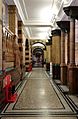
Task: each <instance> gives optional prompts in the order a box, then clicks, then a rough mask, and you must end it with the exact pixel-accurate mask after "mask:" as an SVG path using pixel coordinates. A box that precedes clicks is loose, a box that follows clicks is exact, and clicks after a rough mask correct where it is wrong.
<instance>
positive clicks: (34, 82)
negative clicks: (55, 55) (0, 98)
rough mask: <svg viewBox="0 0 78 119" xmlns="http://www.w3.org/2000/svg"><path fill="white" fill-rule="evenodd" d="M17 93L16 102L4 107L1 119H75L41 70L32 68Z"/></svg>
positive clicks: (74, 115) (60, 95) (71, 109)
mask: <svg viewBox="0 0 78 119" xmlns="http://www.w3.org/2000/svg"><path fill="white" fill-rule="evenodd" d="M17 92H18V99H17V101H16V102H15V103H12V104H9V105H7V106H6V107H5V109H4V110H3V112H2V119H18V118H19V119H77V115H76V112H75V110H74V109H73V107H71V105H70V104H69V102H68V101H67V99H66V98H65V96H64V95H63V94H62V92H60V91H59V90H58V89H57V87H56V85H55V84H54V83H53V81H52V80H51V79H50V78H49V77H47V75H46V73H45V71H44V69H43V68H42V69H41V68H39V69H38V68H34V69H33V71H32V72H31V73H30V74H29V76H28V77H27V78H26V80H25V81H24V82H23V84H22V86H21V87H20V89H19V90H18V91H17Z"/></svg>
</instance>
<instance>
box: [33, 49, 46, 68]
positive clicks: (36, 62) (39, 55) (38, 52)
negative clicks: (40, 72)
mask: <svg viewBox="0 0 78 119" xmlns="http://www.w3.org/2000/svg"><path fill="white" fill-rule="evenodd" d="M43 62H44V52H43V49H42V48H35V49H34V50H33V53H32V64H33V67H43Z"/></svg>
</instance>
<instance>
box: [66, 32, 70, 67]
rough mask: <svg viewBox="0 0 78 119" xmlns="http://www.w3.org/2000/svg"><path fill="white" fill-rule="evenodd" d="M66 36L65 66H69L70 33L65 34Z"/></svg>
mask: <svg viewBox="0 0 78 119" xmlns="http://www.w3.org/2000/svg"><path fill="white" fill-rule="evenodd" d="M66 35H67V65H68V64H69V62H70V44H69V43H70V31H68V32H67V33H66Z"/></svg>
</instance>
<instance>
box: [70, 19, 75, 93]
mask: <svg viewBox="0 0 78 119" xmlns="http://www.w3.org/2000/svg"><path fill="white" fill-rule="evenodd" d="M75 69H76V67H75V19H71V21H70V62H69V89H70V93H76V78H75V71H76V70H75Z"/></svg>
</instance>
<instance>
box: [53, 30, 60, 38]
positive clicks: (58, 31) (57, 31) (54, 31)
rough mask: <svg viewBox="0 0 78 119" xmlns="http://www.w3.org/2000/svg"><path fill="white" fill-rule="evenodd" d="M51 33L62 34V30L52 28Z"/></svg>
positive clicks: (54, 34)
mask: <svg viewBox="0 0 78 119" xmlns="http://www.w3.org/2000/svg"><path fill="white" fill-rule="evenodd" d="M51 34H52V36H61V30H60V29H55V30H52V32H51Z"/></svg>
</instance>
